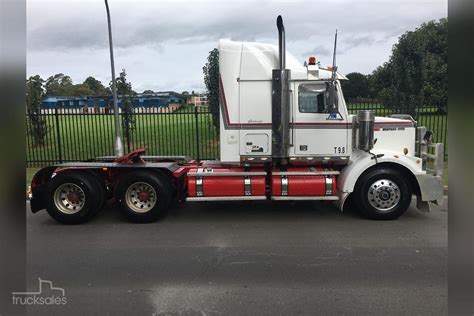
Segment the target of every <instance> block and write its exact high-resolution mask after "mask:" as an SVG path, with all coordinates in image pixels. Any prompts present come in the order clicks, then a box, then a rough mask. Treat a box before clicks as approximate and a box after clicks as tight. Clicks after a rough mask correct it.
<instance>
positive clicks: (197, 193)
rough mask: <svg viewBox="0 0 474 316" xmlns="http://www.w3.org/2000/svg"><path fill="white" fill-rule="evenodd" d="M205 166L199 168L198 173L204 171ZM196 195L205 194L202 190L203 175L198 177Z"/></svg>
mask: <svg viewBox="0 0 474 316" xmlns="http://www.w3.org/2000/svg"><path fill="white" fill-rule="evenodd" d="M202 170H203V168H198V173H202ZM196 195H197V196H199V197H201V196H203V195H204V192H203V190H202V177H201V176H199V177H196Z"/></svg>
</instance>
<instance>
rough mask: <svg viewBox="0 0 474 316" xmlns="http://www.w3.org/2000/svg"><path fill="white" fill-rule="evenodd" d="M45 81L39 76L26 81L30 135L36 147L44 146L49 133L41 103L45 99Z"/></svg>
mask: <svg viewBox="0 0 474 316" xmlns="http://www.w3.org/2000/svg"><path fill="white" fill-rule="evenodd" d="M43 83H44V80H43V79H41V77H40V76H39V75H36V76H31V77H30V78H28V80H27V81H26V111H27V113H28V121H29V125H30V126H29V128H28V133H29V134H30V135H31V136H32V138H33V145H34V146H43V145H44V139H45V137H46V135H47V133H48V125H47V123H46V120H45V119H44V118H43V117H42V116H41V115H40V113H41V102H42V100H43V97H44V90H43Z"/></svg>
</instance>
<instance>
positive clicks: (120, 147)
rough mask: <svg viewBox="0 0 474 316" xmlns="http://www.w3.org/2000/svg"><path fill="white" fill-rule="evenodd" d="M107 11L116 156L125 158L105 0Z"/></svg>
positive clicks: (110, 32)
mask: <svg viewBox="0 0 474 316" xmlns="http://www.w3.org/2000/svg"><path fill="white" fill-rule="evenodd" d="M105 9H106V11H107V24H108V27H109V48H110V68H111V69H112V93H113V97H114V123H115V146H114V151H115V156H118V157H119V156H123V144H122V139H121V138H120V123H119V107H118V102H117V84H116V82H115V64H114V48H113V43H112V25H111V22H110V11H109V4H108V2H107V0H105Z"/></svg>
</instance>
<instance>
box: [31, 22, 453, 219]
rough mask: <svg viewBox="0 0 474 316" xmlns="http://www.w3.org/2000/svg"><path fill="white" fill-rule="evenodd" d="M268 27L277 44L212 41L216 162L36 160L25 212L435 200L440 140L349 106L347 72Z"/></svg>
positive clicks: (392, 212) (141, 215)
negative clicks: (292, 47)
mask: <svg viewBox="0 0 474 316" xmlns="http://www.w3.org/2000/svg"><path fill="white" fill-rule="evenodd" d="M277 28H278V34H279V45H278V46H275V45H270V44H262V43H249V42H234V41H229V40H221V41H220V42H219V72H220V79H219V80H220V153H221V157H220V160H216V161H196V160H192V159H191V158H187V157H182V156H178V157H169V156H167V157H162V156H145V155H142V154H143V153H144V149H138V150H136V151H134V152H131V153H129V154H128V155H125V156H123V157H118V158H117V157H99V158H97V159H95V160H91V161H87V162H76V163H66V164H58V165H54V166H49V167H45V168H43V169H41V170H40V171H38V172H37V174H36V175H35V176H34V178H33V180H32V184H31V188H32V198H31V210H32V211H33V212H37V211H39V210H42V209H46V210H47V212H48V213H49V214H50V215H51V216H52V217H53V218H54V219H56V220H57V221H59V222H61V223H65V224H75V223H81V222H84V221H86V220H88V219H90V218H91V217H92V216H93V215H95V214H97V212H98V211H99V210H100V209H101V208H102V207H103V206H104V203H105V202H106V200H107V199H114V200H115V201H116V203H117V205H118V206H119V208H120V210H121V211H122V212H123V214H124V215H125V216H126V217H127V218H128V219H129V220H131V221H133V222H151V221H155V220H157V219H159V218H160V217H162V215H163V214H165V213H166V210H167V209H168V207H169V206H170V205H171V204H172V203H173V201H174V202H186V201H187V202H195V201H230V200H234V201H242V200H277V201H279V200H325V201H334V202H335V203H337V204H338V205H339V207H340V209H341V210H342V209H343V207H344V204H345V203H346V201H348V199H349V198H350V199H351V200H352V201H353V202H354V203H353V204H354V206H355V207H356V208H357V209H358V210H359V211H360V212H361V214H362V215H364V216H366V217H367V218H371V219H381V220H387V219H396V218H398V217H399V216H400V215H402V214H403V213H404V212H405V211H406V210H407V209H408V207H409V205H410V203H411V201H412V196H413V195H415V196H416V199H417V207H418V208H419V209H420V210H422V211H429V209H430V204H429V203H430V202H436V203H438V204H439V203H441V201H442V197H443V185H442V177H441V175H442V172H443V159H444V153H443V144H432V143H430V139H429V135H430V133H426V129H425V128H423V127H417V124H416V122H415V121H414V120H413V119H412V118H411V117H410V116H409V115H398V116H397V117H374V114H373V113H372V112H370V111H360V112H359V113H358V114H357V115H350V114H349V113H348V110H347V107H346V104H345V101H344V97H343V93H342V89H341V85H340V81H341V80H346V78H345V77H344V76H343V75H341V74H340V73H338V72H337V71H336V69H337V68H336V67H335V65H333V67H331V68H328V69H324V68H321V67H320V66H319V64H318V63H317V62H316V60H315V58H314V57H310V58H309V61H308V63H305V65H302V64H301V63H300V62H299V61H298V60H296V58H295V57H293V56H292V55H291V54H289V53H288V52H286V49H285V30H284V26H283V21H282V19H281V17H280V16H279V17H278V18H277ZM430 148H432V150H429V149H430ZM427 166H431V168H428V167H427Z"/></svg>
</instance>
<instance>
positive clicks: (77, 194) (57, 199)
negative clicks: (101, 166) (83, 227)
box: [53, 183, 86, 214]
mask: <svg viewBox="0 0 474 316" xmlns="http://www.w3.org/2000/svg"><path fill="white" fill-rule="evenodd" d="M53 199H54V205H55V206H56V208H57V209H58V210H59V211H60V212H62V213H64V214H76V213H77V212H79V211H80V210H82V208H83V207H84V204H85V203H86V194H85V193H84V190H82V188H81V187H80V186H78V185H77V184H74V183H64V184H61V185H60V186H59V187H58V188H57V189H56V191H54V198H53Z"/></svg>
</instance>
